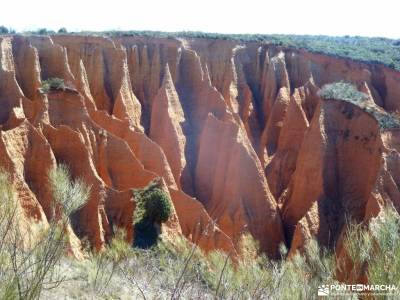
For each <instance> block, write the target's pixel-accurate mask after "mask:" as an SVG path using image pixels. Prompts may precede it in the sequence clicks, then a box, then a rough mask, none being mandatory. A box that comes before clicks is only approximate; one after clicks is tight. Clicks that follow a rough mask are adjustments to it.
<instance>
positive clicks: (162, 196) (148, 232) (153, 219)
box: [133, 182, 172, 248]
mask: <svg viewBox="0 0 400 300" xmlns="http://www.w3.org/2000/svg"><path fill="white" fill-rule="evenodd" d="M133 194H134V198H135V201H136V208H135V213H134V216H133V222H134V226H135V241H134V244H135V245H136V246H138V247H145V248H147V247H151V246H152V245H154V244H155V243H156V241H157V238H158V228H159V226H160V225H161V223H164V222H166V221H167V220H168V219H169V217H170V216H171V215H172V204H171V199H170V198H169V196H168V194H167V193H166V192H164V191H163V190H162V189H161V188H160V186H159V183H157V182H152V183H150V184H149V185H148V186H147V187H145V188H144V189H140V190H135V191H134V192H133Z"/></svg>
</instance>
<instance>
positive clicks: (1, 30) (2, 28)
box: [0, 26, 9, 34]
mask: <svg viewBox="0 0 400 300" xmlns="http://www.w3.org/2000/svg"><path fill="white" fill-rule="evenodd" d="M8 33H9V30H8V28H7V27H5V26H0V34H8Z"/></svg>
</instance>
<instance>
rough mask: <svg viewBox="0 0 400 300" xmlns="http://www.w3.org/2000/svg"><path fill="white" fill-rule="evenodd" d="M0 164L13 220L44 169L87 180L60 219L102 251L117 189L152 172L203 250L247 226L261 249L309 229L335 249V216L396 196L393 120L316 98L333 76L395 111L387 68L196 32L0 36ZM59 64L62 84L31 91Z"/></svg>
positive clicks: (41, 216)
mask: <svg viewBox="0 0 400 300" xmlns="http://www.w3.org/2000/svg"><path fill="white" fill-rule="evenodd" d="M0 48H1V51H0V64H1V68H0V124H1V125H0V166H1V168H3V169H5V170H7V171H9V172H10V174H11V179H12V183H13V184H14V186H15V188H16V190H17V194H18V200H19V204H20V207H21V208H22V211H23V218H21V222H22V223H23V224H24V225H25V226H26V228H28V229H29V230H30V231H31V232H30V233H32V234H34V228H36V227H37V226H32V225H33V224H40V225H43V226H46V224H47V219H48V218H50V217H51V215H50V214H51V209H50V203H51V201H52V196H51V191H50V189H49V186H48V184H47V182H48V178H47V176H48V171H49V170H50V169H51V168H53V167H55V166H56V164H57V163H64V164H66V165H68V166H69V168H70V170H71V173H72V176H73V177H74V178H82V179H83V180H84V182H85V183H87V184H88V185H90V186H91V195H90V199H89V201H88V203H87V205H86V206H85V207H83V208H82V209H81V210H80V211H79V213H78V215H77V216H76V220H75V222H76V224H75V226H74V228H75V230H74V231H72V230H71V233H70V235H71V238H70V240H71V241H72V244H73V247H72V248H73V250H74V251H76V252H79V243H80V241H79V239H80V238H83V237H87V238H88V239H89V241H90V243H91V245H92V246H94V247H95V248H97V249H101V248H102V247H103V246H104V245H105V243H107V241H108V240H109V239H110V238H111V237H112V232H113V227H114V226H118V227H122V228H124V229H125V230H126V231H127V232H128V236H129V237H132V235H133V232H134V228H132V214H133V211H134V209H135V204H134V203H135V202H134V199H133V195H132V192H131V190H132V189H134V188H141V187H144V186H146V185H147V184H148V183H149V182H150V181H152V180H153V179H155V178H162V180H161V181H162V182H163V186H164V188H165V190H166V191H168V192H169V194H170V196H171V199H172V201H173V205H174V208H175V212H176V213H175V214H174V216H173V217H172V218H171V220H170V221H169V222H168V223H167V225H166V226H165V228H164V229H165V231H166V232H167V233H168V234H170V235H174V234H176V235H183V236H185V237H186V238H187V239H189V240H190V241H193V242H195V243H198V244H199V245H200V247H201V248H202V249H204V250H206V251H209V250H212V249H223V250H225V251H233V252H234V251H235V246H236V245H237V243H238V241H239V239H240V237H241V235H242V234H243V233H244V232H250V233H251V234H252V235H253V236H254V237H255V238H256V239H257V240H259V241H260V245H261V247H262V249H263V250H265V251H266V252H267V253H268V255H269V256H270V257H277V256H278V255H279V250H278V249H279V245H280V243H285V244H286V245H287V246H289V248H290V253H293V252H294V251H296V250H298V249H299V250H301V249H302V248H303V247H304V245H305V243H306V241H307V240H308V239H310V238H312V237H314V238H316V239H317V240H318V241H319V242H320V243H321V244H322V245H326V246H329V247H334V245H340V243H336V242H337V241H339V240H340V236H341V234H342V231H343V224H344V218H345V214H344V211H346V212H347V213H349V214H350V215H351V216H352V217H353V218H355V219H356V220H359V221H368V220H369V219H371V218H373V217H375V216H376V215H377V214H378V213H379V212H380V211H381V209H382V207H383V206H384V205H385V204H386V203H392V204H393V205H394V206H395V208H396V209H397V210H400V191H399V187H400V156H399V150H400V131H399V130H395V129H392V130H391V129H383V128H380V127H379V126H378V122H377V121H376V120H375V119H374V117H373V116H371V115H370V114H368V113H367V112H365V111H364V110H363V109H361V108H359V107H357V106H355V105H354V104H351V103H348V102H343V101H336V100H332V101H331V100H329V101H327V100H322V99H320V98H319V96H318V91H319V89H320V87H322V86H323V85H324V84H326V83H331V82H336V81H340V80H345V81H349V82H352V83H353V84H355V85H356V86H357V87H358V89H359V90H361V91H363V92H365V93H367V94H368V95H369V98H370V99H369V100H368V101H369V104H368V105H370V106H371V107H375V108H376V109H378V110H379V109H382V110H386V111H388V112H393V111H396V110H400V74H399V73H397V72H395V71H393V70H390V69H388V68H385V67H383V66H379V65H366V64H363V63H358V62H354V61H350V60H345V59H339V58H333V57H328V56H324V55H319V54H312V53H307V52H305V51H301V50H289V49H284V48H279V47H275V46H271V45H267V44H261V43H255V42H249V43H243V44H238V42H234V41H222V40H221V41H220V40H217V41H215V40H206V39H190V40H187V39H186V40H185V39H179V38H177V39H157V38H141V37H122V38H104V37H84V36H68V35H65V36H62V35H57V36H52V37H47V36H46V37H22V36H9V37H3V38H0ZM52 77H58V78H62V79H64V81H65V84H66V86H67V88H66V89H65V90H64V91H63V90H54V91H50V92H49V93H48V94H43V93H41V92H40V90H39V88H40V87H41V81H42V80H44V79H48V78H52Z"/></svg>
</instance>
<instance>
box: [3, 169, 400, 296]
mask: <svg viewBox="0 0 400 300" xmlns="http://www.w3.org/2000/svg"><path fill="white" fill-rule="evenodd" d="M50 183H51V186H52V187H53V194H54V196H55V199H56V204H57V205H56V206H54V218H50V226H49V228H47V229H45V230H44V231H43V234H42V237H41V238H39V239H38V240H37V241H36V242H35V243H34V244H33V245H31V246H30V247H23V246H22V245H21V242H22V239H21V235H20V234H19V233H18V227H17V226H11V225H14V223H13V222H15V216H16V214H15V211H16V210H15V208H14V207H15V203H17V200H16V198H15V193H14V191H13V188H12V185H10V182H9V179H8V177H7V176H6V175H5V173H4V172H0V200H1V201H2V204H3V207H2V208H3V209H2V210H1V211H0V233H1V234H2V236H1V237H2V239H0V259H1V263H0V292H1V293H0V299H316V298H317V290H318V286H320V285H327V284H328V285H330V284H337V283H338V282H337V280H336V274H337V271H338V270H339V269H340V268H341V267H342V265H340V264H338V262H340V260H338V258H337V257H336V256H335V254H334V253H333V252H331V251H327V250H325V249H322V248H320V247H319V246H318V243H317V242H316V241H313V240H311V241H310V242H309V243H308V244H307V245H306V247H305V250H304V253H302V254H299V253H297V254H296V255H294V256H292V257H290V258H286V254H287V251H286V249H285V247H283V246H282V247H281V253H282V259H281V260H279V261H271V260H269V259H267V258H266V257H265V256H263V255H262V254H261V253H260V252H259V250H258V247H257V243H256V242H255V241H254V240H253V239H251V238H250V236H249V235H245V236H244V237H243V238H242V240H241V241H240V244H239V247H238V251H239V253H240V255H239V257H237V258H235V260H232V259H231V257H230V256H229V254H227V253H223V252H219V251H214V252H211V253H208V254H204V253H203V252H202V251H200V250H199V248H198V247H197V246H196V245H193V244H190V243H188V242H187V241H186V240H185V239H183V238H180V237H178V236H177V237H174V239H173V240H172V241H171V240H170V239H169V238H168V237H167V236H163V235H161V237H160V238H159V239H158V243H156V244H155V245H154V246H152V247H150V248H147V249H140V248H134V247H132V246H131V245H129V244H127V243H126V242H125V240H126V239H125V236H124V232H123V231H120V230H117V231H116V234H115V236H114V238H113V240H112V241H111V242H110V243H109V245H108V246H107V247H106V249H104V251H101V252H99V253H94V252H92V251H91V250H90V249H87V250H85V253H86V258H85V259H83V260H81V261H78V260H75V259H72V258H69V257H67V256H65V253H66V248H67V244H68V243H67V239H66V238H65V234H64V233H65V228H66V226H68V222H69V216H70V215H71V214H72V213H73V212H75V211H76V210H77V209H79V207H81V206H82V205H84V203H85V199H87V197H88V193H89V192H90V190H89V189H88V188H87V187H85V185H84V184H82V182H80V181H79V180H78V181H74V180H73V179H72V178H71V177H70V176H69V174H68V170H67V169H66V168H65V167H62V166H61V167H59V168H57V169H55V170H54V171H52V172H51V173H50ZM5 204H6V205H5ZM60 208H62V210H63V211H64V213H63V214H61V213H60V211H59V209H60ZM56 216H58V217H57V218H56ZM10 222H11V223H10ZM349 224H351V222H349ZM10 228H14V229H15V230H13V231H10ZM399 230H400V217H399V215H398V213H397V212H396V211H395V210H394V209H393V208H387V209H386V210H385V211H384V212H383V213H382V214H381V215H380V216H379V218H377V219H375V220H374V221H373V222H371V224H370V225H368V226H364V227H362V226H361V225H353V224H351V225H349V226H348V230H347V234H346V236H345V247H346V249H347V250H346V251H347V254H348V256H349V257H350V258H351V260H352V262H353V263H354V266H353V268H352V270H353V271H352V272H355V273H354V274H352V275H353V278H357V277H359V276H360V275H363V274H365V275H367V276H368V278H369V280H370V282H371V283H373V284H398V283H399V282H400V232H399ZM15 237H18V238H17V239H16V238H15ZM348 298H354V299H357V296H356V295H350V296H349V297H348Z"/></svg>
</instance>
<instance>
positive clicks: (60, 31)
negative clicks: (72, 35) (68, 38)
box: [57, 27, 68, 33]
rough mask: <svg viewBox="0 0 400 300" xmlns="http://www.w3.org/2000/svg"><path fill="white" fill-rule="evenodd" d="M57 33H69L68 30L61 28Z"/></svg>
mask: <svg viewBox="0 0 400 300" xmlns="http://www.w3.org/2000/svg"><path fill="white" fill-rule="evenodd" d="M57 33H68V30H67V28H65V27H61V28H60V29H58V31H57Z"/></svg>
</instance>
